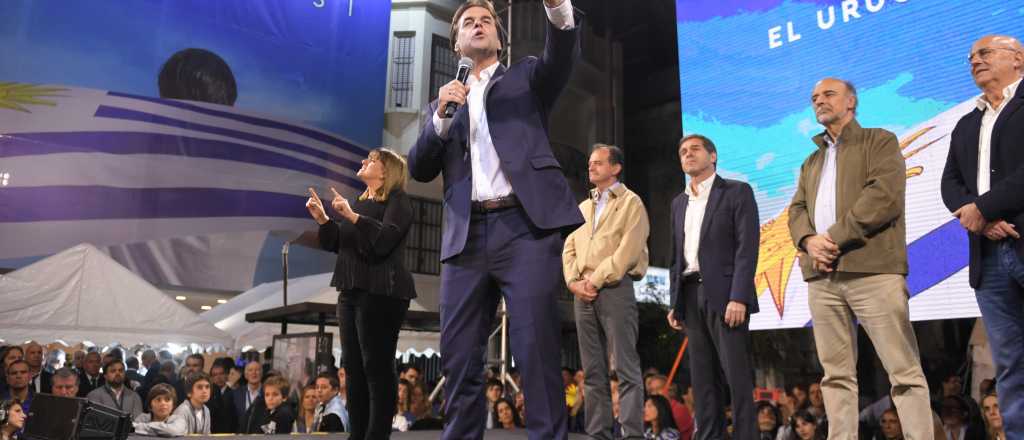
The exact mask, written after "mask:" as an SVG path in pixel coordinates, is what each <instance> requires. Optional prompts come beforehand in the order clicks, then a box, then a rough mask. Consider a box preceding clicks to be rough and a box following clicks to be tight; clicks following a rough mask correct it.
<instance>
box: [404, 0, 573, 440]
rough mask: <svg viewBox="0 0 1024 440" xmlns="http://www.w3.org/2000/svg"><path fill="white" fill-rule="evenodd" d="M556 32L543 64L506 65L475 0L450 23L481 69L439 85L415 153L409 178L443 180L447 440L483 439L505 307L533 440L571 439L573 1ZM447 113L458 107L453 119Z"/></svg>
mask: <svg viewBox="0 0 1024 440" xmlns="http://www.w3.org/2000/svg"><path fill="white" fill-rule="evenodd" d="M544 4H545V9H546V12H547V16H548V21H549V22H550V24H549V26H548V30H547V38H546V42H545V47H544V52H543V54H542V55H541V57H540V58H537V57H525V58H523V59H522V60H520V61H518V62H516V63H513V64H512V65H510V66H508V67H505V66H503V65H502V64H501V63H499V62H498V59H499V53H500V52H501V49H502V43H501V41H500V38H499V35H500V32H499V29H498V26H499V25H500V21H499V19H498V16H497V13H496V12H495V10H494V7H493V5H491V3H490V2H489V1H483V0H468V1H467V2H465V3H464V4H463V5H462V6H460V7H459V8H458V10H456V12H455V15H454V17H453V20H452V29H451V37H452V38H451V40H452V41H453V46H454V47H453V49H454V50H455V52H456V53H457V54H459V55H461V56H464V57H468V58H470V59H472V60H473V62H474V67H473V69H472V72H471V74H470V76H469V79H468V80H467V84H465V85H463V84H462V83H459V82H457V81H452V82H451V83H448V84H447V85H445V86H444V87H441V89H440V90H439V93H438V100H437V101H435V102H432V103H431V104H430V106H429V112H428V113H429V114H428V115H427V118H426V121H425V124H424V127H423V131H422V132H421V133H420V136H419V139H418V140H417V141H416V144H415V146H413V148H412V150H411V151H410V152H409V171H410V174H411V175H412V177H413V178H414V179H416V180H419V181H422V182H429V181H431V180H433V179H434V178H436V177H437V176H438V174H443V175H444V210H445V222H444V230H443V235H442V242H441V261H442V263H444V264H443V267H442V270H441V352H442V353H444V354H443V356H442V369H443V373H444V375H445V377H446V378H447V381H446V382H445V396H446V401H445V405H446V406H445V414H446V416H447V419H448V420H447V421H448V423H447V424H446V425H445V430H444V433H443V435H442V438H444V439H455V438H460V439H461V438H481V437H482V436H483V429H484V419H485V415H486V406H485V404H484V395H483V392H482V386H483V359H484V347H485V346H486V343H487V336H488V334H489V333H490V331H491V324H492V322H493V318H494V312H495V310H496V307H497V304H498V300H499V299H500V298H501V297H502V296H504V298H505V300H506V304H507V306H508V312H509V316H510V318H511V319H510V328H509V330H510V335H511V348H512V354H513V356H514V358H515V361H516V365H517V367H519V371H520V372H521V373H522V377H523V387H524V394H525V397H526V409H527V412H528V413H529V414H530V416H529V417H528V418H527V422H526V425H527V426H526V428H527V430H528V432H529V437H530V438H531V439H545V440H551V439H555V440H558V439H564V438H566V436H567V434H566V422H565V417H566V409H565V396H564V393H562V392H561V390H562V385H561V379H560V377H559V370H558V368H559V367H560V363H561V362H560V360H561V352H560V344H559V341H560V340H561V337H560V318H559V314H558V303H557V296H558V294H559V292H560V291H561V289H562V286H561V282H562V269H561V267H562V266H561V261H562V260H561V250H562V245H563V237H564V235H567V234H568V233H569V232H571V231H572V230H574V229H575V228H576V227H578V226H579V225H580V224H582V223H583V217H582V215H581V214H580V212H579V209H578V208H577V207H576V201H575V200H574V198H573V196H572V193H571V192H570V191H569V187H568V184H567V183H566V180H565V177H564V176H563V174H562V171H561V167H560V166H559V164H558V161H557V160H555V157H554V155H553V154H552V152H551V146H550V144H549V141H548V130H547V126H548V116H549V114H550V112H551V110H552V108H553V106H554V102H555V100H556V98H557V97H558V95H559V94H560V92H561V91H562V89H563V88H564V87H565V85H566V83H567V82H568V80H569V75H570V72H571V70H572V65H573V60H574V58H575V57H576V56H577V54H578V51H579V48H578V47H579V26H578V20H579V17H574V14H573V9H572V5H571V3H570V0H544ZM449 103H455V104H457V105H458V111H456V112H455V113H454V116H453V117H451V118H446V117H445V108H446V107H447V106H448V104H449Z"/></svg>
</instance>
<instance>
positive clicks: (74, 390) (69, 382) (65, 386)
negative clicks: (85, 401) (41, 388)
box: [52, 367, 78, 397]
mask: <svg viewBox="0 0 1024 440" xmlns="http://www.w3.org/2000/svg"><path fill="white" fill-rule="evenodd" d="M52 387H53V395H55V396H61V397H78V373H75V370H72V369H71V368H68V367H64V368H61V369H59V370H57V371H55V372H54V373H53V384H52Z"/></svg>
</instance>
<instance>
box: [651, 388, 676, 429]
mask: <svg viewBox="0 0 1024 440" xmlns="http://www.w3.org/2000/svg"><path fill="white" fill-rule="evenodd" d="M647 400H648V401H650V402H651V404H653V405H654V408H655V409H657V410H658V429H660V430H661V431H664V430H665V429H667V428H672V429H679V427H678V426H676V421H675V419H673V418H672V405H671V404H670V403H669V402H668V399H666V398H665V396H662V395H660V394H653V395H650V396H647Z"/></svg>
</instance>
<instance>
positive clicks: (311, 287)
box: [199, 273, 439, 354]
mask: <svg viewBox="0 0 1024 440" xmlns="http://www.w3.org/2000/svg"><path fill="white" fill-rule="evenodd" d="M330 283H331V274H330V273H322V274H318V275H309V276H304V277H299V278H289V279H288V304H298V303H302V302H316V303H324V304H336V303H337V301H338V292H337V291H336V290H335V289H334V288H333V287H330ZM283 290H284V283H283V282H281V281H275V282H271V283H264V284H260V285H259V286H256V287H253V288H252V289H249V290H247V291H245V292H243V293H241V294H240V295H238V296H236V297H234V298H232V299H230V300H228V302H227V303H225V304H221V305H219V306H216V307H214V308H213V310H209V311H207V312H203V313H202V314H200V315H199V316H201V317H202V318H203V319H206V320H207V321H208V322H209V323H211V324H213V325H215V326H217V328H219V329H221V330H224V331H225V332H227V333H229V334H231V336H233V337H234V338H235V345H234V347H235V348H243V347H245V346H252V347H253V348H256V349H263V348H265V347H269V346H270V345H271V344H272V343H273V340H274V335H276V334H279V333H280V332H281V325H280V324H275V323H266V322H253V323H250V322H246V321H245V315H246V314H247V313H252V312H258V311H261V310H267V309H272V308H275V307H282V306H284V299H283ZM409 310H420V311H422V310H425V309H424V308H423V307H422V306H421V305H420V304H419V303H418V302H417V301H416V300H413V301H411V303H410V305H409ZM316 331H317V328H316V326H312V325H300V324H288V333H314V332H316ZM326 331H327V332H330V333H332V334H333V336H334V342H333V345H334V347H335V349H336V350H335V351H336V352H337V353H340V350H337V349H338V348H339V341H338V329H337V327H333V328H331V327H328V328H327V329H326ZM438 345H439V335H438V334H437V333H434V332H417V331H406V330H403V331H401V332H399V335H398V349H397V351H398V352H401V353H411V354H433V353H439V350H438Z"/></svg>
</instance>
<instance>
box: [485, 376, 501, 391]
mask: <svg viewBox="0 0 1024 440" xmlns="http://www.w3.org/2000/svg"><path fill="white" fill-rule="evenodd" d="M491 387H498V388H501V392H503V393H504V392H505V385H504V384H503V383H501V381H500V380H498V379H490V380H488V381H487V385H486V386H484V391H485V392H486V391H487V390H489V389H491Z"/></svg>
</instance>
